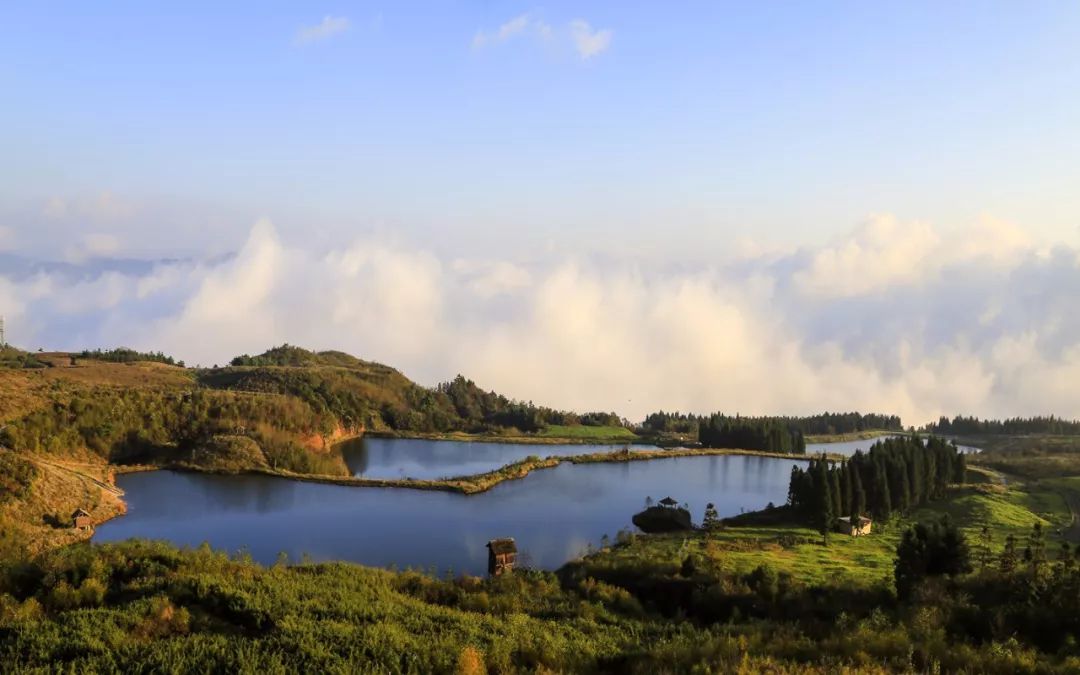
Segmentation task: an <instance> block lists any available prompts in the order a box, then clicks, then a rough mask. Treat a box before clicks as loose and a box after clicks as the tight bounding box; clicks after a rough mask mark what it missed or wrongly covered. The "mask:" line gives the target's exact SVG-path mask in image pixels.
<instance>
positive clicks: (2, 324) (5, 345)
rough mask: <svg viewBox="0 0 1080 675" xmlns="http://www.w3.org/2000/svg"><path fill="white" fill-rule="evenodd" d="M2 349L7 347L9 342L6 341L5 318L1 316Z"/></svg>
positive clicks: (0, 338) (0, 344)
mask: <svg viewBox="0 0 1080 675" xmlns="http://www.w3.org/2000/svg"><path fill="white" fill-rule="evenodd" d="M0 347H7V340H5V339H4V317H3V316H0Z"/></svg>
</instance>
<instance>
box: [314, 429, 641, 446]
mask: <svg viewBox="0 0 1080 675" xmlns="http://www.w3.org/2000/svg"><path fill="white" fill-rule="evenodd" d="M627 433H628V434H632V432H630V431H629V430H628V431H627ZM364 435H365V436H370V437H372V438H405V439H412V440H420V441H458V442H461V443H513V444H516V445H627V444H630V445H635V444H640V445H652V444H653V442H652V441H651V440H650V439H648V438H644V437H641V436H637V435H636V434H632V435H628V436H619V437H616V436H612V435H603V434H597V435H594V436H589V435H582V436H540V435H529V434H512V435H511V434H508V435H501V434H469V433H465V432H462V431H448V432H430V433H428V432H420V431H369V432H366V433H365V434H364ZM342 442H344V441H342ZM335 444H336V443H335Z"/></svg>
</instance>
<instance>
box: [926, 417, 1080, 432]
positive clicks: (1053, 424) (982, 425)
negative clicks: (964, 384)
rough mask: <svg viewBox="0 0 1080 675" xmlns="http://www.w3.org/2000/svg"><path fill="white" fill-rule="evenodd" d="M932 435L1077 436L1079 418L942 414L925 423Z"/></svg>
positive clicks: (1079, 424) (1079, 428) (1079, 429)
mask: <svg viewBox="0 0 1080 675" xmlns="http://www.w3.org/2000/svg"><path fill="white" fill-rule="evenodd" d="M928 430H929V431H930V432H932V433H935V434H946V435H950V436H964V435H968V436H981V435H995V434H1004V435H1024V434H1053V435H1058V436H1076V435H1080V420H1066V419H1062V418H1060V417H1054V416H1053V415H1050V416H1047V417H1012V418H1009V419H1006V420H981V419H979V418H978V417H962V416H959V415H958V416H956V417H953V418H952V419H949V418H948V417H942V418H941V419H939V420H938V421H937V422H936V423H934V424H930V425H928Z"/></svg>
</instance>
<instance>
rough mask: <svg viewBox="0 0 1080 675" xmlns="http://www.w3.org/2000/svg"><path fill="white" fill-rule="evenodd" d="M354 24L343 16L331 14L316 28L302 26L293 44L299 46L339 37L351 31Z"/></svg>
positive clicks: (315, 26) (316, 25)
mask: <svg viewBox="0 0 1080 675" xmlns="http://www.w3.org/2000/svg"><path fill="white" fill-rule="evenodd" d="M351 25H352V23H351V22H350V21H349V19H347V18H346V17H343V16H330V15H329V14H328V15H326V16H324V17H323V20H322V21H320V22H319V23H317V24H315V25H314V26H301V27H300V29H299V30H298V31H296V37H295V38H294V39H293V42H294V43H295V44H298V45H304V44H309V43H312V42H321V41H322V40H326V39H327V38H331V37H333V36H335V35H339V34H341V33H344V32H345V31H347V30H349V27H350V26H351Z"/></svg>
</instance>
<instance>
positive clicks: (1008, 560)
mask: <svg viewBox="0 0 1080 675" xmlns="http://www.w3.org/2000/svg"><path fill="white" fill-rule="evenodd" d="M1016 562H1017V561H1016V537H1014V536H1013V535H1011V534H1010V535H1009V536H1007V537H1005V548H1004V549H1003V550H1002V551H1001V571H1002V572H1005V573H1006V574H1008V573H1010V572H1012V571H1013V570H1014V569H1016Z"/></svg>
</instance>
